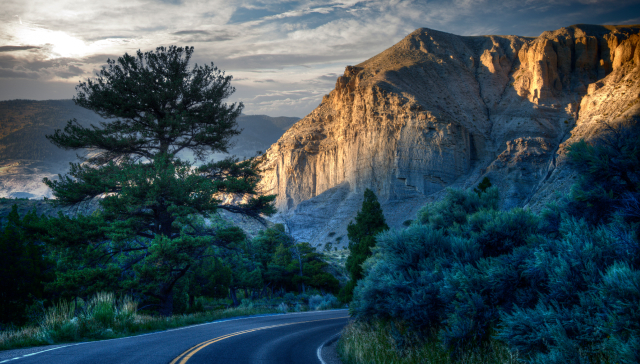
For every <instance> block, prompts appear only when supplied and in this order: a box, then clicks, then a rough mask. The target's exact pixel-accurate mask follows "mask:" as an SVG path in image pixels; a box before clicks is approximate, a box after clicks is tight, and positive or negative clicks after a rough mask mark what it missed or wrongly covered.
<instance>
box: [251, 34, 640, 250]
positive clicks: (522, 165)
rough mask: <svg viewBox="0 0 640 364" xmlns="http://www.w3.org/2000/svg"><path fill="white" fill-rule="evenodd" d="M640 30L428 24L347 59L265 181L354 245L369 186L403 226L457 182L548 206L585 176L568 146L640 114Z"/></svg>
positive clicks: (504, 201)
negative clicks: (451, 29)
mask: <svg viewBox="0 0 640 364" xmlns="http://www.w3.org/2000/svg"><path fill="white" fill-rule="evenodd" d="M639 30H640V26H638V25H628V26H608V25H584V24H580V25H573V26H570V27H566V28H561V29H558V30H555V31H548V32H544V33H542V34H541V35H540V36H539V37H535V38H533V37H520V36H497V35H488V36H457V35H453V34H449V33H444V32H440V31H436V30H432V29H426V28H422V29H418V30H416V31H414V32H413V33H411V34H409V35H408V36H406V37H405V38H404V39H403V40H401V41H400V42H398V43H397V44H395V45H394V46H392V47H391V48H389V49H387V50H385V51H384V52H382V53H380V54H378V55H376V56H374V57H372V58H370V59H368V60H366V61H364V62H362V63H360V64H358V65H355V66H347V67H346V69H345V72H344V75H343V76H340V77H339V78H338V79H337V81H336V86H335V89H334V90H333V91H331V92H330V93H329V94H328V95H325V96H324V97H323V99H322V102H321V104H320V105H319V106H318V107H317V108H316V109H315V110H314V111H313V112H311V113H310V114H309V115H307V116H306V117H305V118H303V119H302V120H300V121H299V122H297V123H296V124H294V125H293V126H292V127H291V128H289V129H288V130H287V131H286V132H285V134H284V135H283V136H282V137H281V138H280V139H279V140H278V141H277V142H276V143H275V144H273V145H272V146H271V147H270V148H269V149H268V150H267V152H266V153H265V154H264V155H263V156H262V157H261V158H262V162H261V169H262V172H261V173H262V181H261V190H262V192H263V193H266V194H276V195H277V199H276V207H277V208H278V211H279V212H278V214H277V215H276V216H274V217H273V218H272V221H274V222H282V223H285V225H286V226H287V227H288V229H289V231H290V232H291V233H292V234H293V236H294V237H295V238H296V239H297V240H299V241H306V242H310V243H311V244H312V245H314V246H316V247H318V248H321V247H323V246H326V244H327V243H332V246H334V247H341V246H344V245H345V244H346V243H347V239H346V226H347V224H348V223H349V221H351V220H352V219H353V218H354V217H355V215H356V213H357V211H358V209H359V208H360V204H361V201H362V195H363V191H364V189H366V188H369V189H371V190H373V191H374V192H375V193H376V195H377V196H378V199H379V200H380V202H381V204H382V208H383V210H384V213H385V217H386V220H387V223H388V224H389V226H391V227H395V228H399V227H402V226H403V225H407V224H409V223H410V221H411V220H412V219H413V218H415V214H416V212H417V211H418V209H419V208H420V207H422V206H423V205H424V204H425V203H427V202H430V201H436V200H438V199H440V198H442V196H443V195H444V193H445V191H446V188H448V187H452V188H463V189H466V188H472V187H475V186H476V185H477V184H478V183H479V182H480V181H481V180H482V179H483V178H484V177H488V178H489V179H490V181H491V183H492V185H494V186H497V187H498V188H499V191H500V198H501V200H500V205H501V206H500V207H501V208H503V209H508V208H513V207H525V208H531V209H533V210H540V209H542V208H544V206H545V205H546V204H547V203H549V202H551V201H553V200H554V199H556V198H557V196H562V195H566V194H567V193H568V192H569V190H570V188H571V185H572V184H573V183H574V182H575V178H576V175H575V173H573V172H572V171H571V168H570V167H569V166H568V164H567V161H566V158H565V153H566V146H567V145H569V144H570V143H573V142H575V141H578V140H580V139H589V138H590V137H593V136H594V135H598V134H599V133H600V132H602V130H603V128H606V125H607V123H609V124H615V123H618V122H622V121H625V120H629V119H632V118H636V117H638V115H639V113H640V105H639V103H638V100H639V97H640V77H639V73H640V68H639V66H640V47H639V46H638V43H639V41H640V35H639V34H638V32H639Z"/></svg>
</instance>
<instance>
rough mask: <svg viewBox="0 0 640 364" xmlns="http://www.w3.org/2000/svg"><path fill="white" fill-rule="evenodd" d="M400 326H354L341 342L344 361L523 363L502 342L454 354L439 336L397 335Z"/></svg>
mask: <svg viewBox="0 0 640 364" xmlns="http://www.w3.org/2000/svg"><path fill="white" fill-rule="evenodd" d="M393 326H396V327H393ZM397 326H398V325H396V324H395V323H383V322H379V321H378V322H372V323H363V322H352V323H350V324H349V325H347V326H346V327H345V328H344V330H343V331H342V336H341V337H340V340H339V341H338V347H337V350H338V354H339V355H340V358H341V359H342V361H343V362H344V363H345V364H377V363H385V364H453V363H457V364H492V363H500V364H516V363H522V361H520V360H519V359H518V357H517V355H516V353H513V352H511V351H510V350H509V349H508V348H507V347H506V345H504V344H502V343H500V342H498V341H491V342H490V343H488V344H485V345H482V346H477V347H475V348H474V349H473V350H468V351H464V352H460V353H458V354H457V355H451V353H449V352H448V351H447V350H445V349H444V348H443V347H442V346H441V345H440V344H439V343H438V340H437V334H436V333H434V334H433V335H431V337H430V338H429V339H426V340H424V339H421V338H419V337H418V336H417V335H413V336H412V335H408V334H405V335H398V334H396V335H394V332H395V333H398V332H399V331H398V330H397ZM394 336H395V337H394Z"/></svg>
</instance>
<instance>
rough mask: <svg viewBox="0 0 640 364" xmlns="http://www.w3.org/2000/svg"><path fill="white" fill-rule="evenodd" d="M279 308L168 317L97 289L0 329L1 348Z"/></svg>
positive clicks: (114, 335)
mask: <svg viewBox="0 0 640 364" xmlns="http://www.w3.org/2000/svg"><path fill="white" fill-rule="evenodd" d="M276 312H279V311H278V310H277V308H275V307H274V308H270V307H255V306H254V305H253V304H246V305H244V304H243V305H241V306H240V307H236V308H228V309H223V310H215V311H205V312H198V313H193V314H185V315H173V316H169V317H162V316H151V315H142V314H139V313H138V312H137V303H136V302H134V301H132V300H131V299H130V298H129V297H127V296H124V297H120V298H116V297H115V295H113V294H111V293H98V294H96V295H95V296H94V297H93V298H91V299H90V300H89V301H88V302H83V301H82V300H79V301H78V302H76V301H61V302H59V303H58V304H56V305H54V306H52V307H50V308H49V309H48V310H47V311H46V313H45V315H44V317H43V318H42V319H41V321H40V323H39V325H37V326H31V327H23V328H20V329H14V330H5V331H2V332H0V350H7V349H14V348H20V347H27V346H38V345H48V344H55V343H64V342H73V341H82V340H98V339H111V338H117V337H123V336H129V335H132V334H137V333H143V332H149V331H157V330H166V329H171V328H176V327H182V326H188V325H194V324H200V323H204V322H210V321H215V320H220V319H225V318H231V317H238V316H249V315H257V314H265V313H276Z"/></svg>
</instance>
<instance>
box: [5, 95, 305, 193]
mask: <svg viewBox="0 0 640 364" xmlns="http://www.w3.org/2000/svg"><path fill="white" fill-rule="evenodd" d="M74 118H75V119H77V120H78V122H80V123H81V124H82V125H85V126H88V125H91V124H95V125H98V123H99V122H101V121H104V119H102V118H101V117H100V116H98V115H97V114H95V113H94V112H92V111H89V110H87V109H84V108H81V107H79V106H76V105H75V104H74V103H73V101H72V100H47V101H34V100H11V101H0V197H18V198H42V197H51V192H50V191H49V189H48V188H47V187H46V186H45V185H44V184H43V183H42V179H43V178H44V177H48V178H55V177H56V176H57V175H58V174H59V173H66V172H67V171H68V169H69V162H72V161H73V162H75V161H77V156H76V152H75V151H65V150H62V149H60V148H58V147H56V146H55V145H53V144H51V143H50V142H49V141H48V140H47V139H46V138H45V135H47V134H53V132H54V131H55V130H56V129H62V128H64V126H65V125H66V123H67V121H68V120H71V119H74ZM298 120H300V119H299V118H293V117H270V116H266V115H241V116H240V117H239V118H238V120H237V121H238V126H239V128H240V129H243V132H242V133H241V134H240V135H238V136H236V137H235V138H234V139H233V146H232V148H231V149H230V150H229V154H228V155H236V156H238V157H240V158H243V159H244V158H248V157H253V156H254V155H256V152H257V151H265V150H266V149H267V148H269V146H270V145H271V144H273V143H274V142H276V141H277V140H278V138H279V137H280V136H282V134H283V133H284V132H285V131H286V130H287V129H288V128H289V127H290V126H291V125H293V124H294V123H295V122H296V121H298ZM228 155H225V154H221V153H220V154H216V155H215V156H214V158H215V159H222V158H224V157H226V156H228ZM186 157H188V156H186Z"/></svg>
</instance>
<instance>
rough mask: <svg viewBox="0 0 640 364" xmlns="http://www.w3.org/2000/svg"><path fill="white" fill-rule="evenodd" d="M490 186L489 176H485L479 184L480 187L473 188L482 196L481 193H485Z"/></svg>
mask: <svg viewBox="0 0 640 364" xmlns="http://www.w3.org/2000/svg"><path fill="white" fill-rule="evenodd" d="M489 187H491V181H490V180H489V177H485V178H483V179H482V181H481V182H480V184H478V187H476V188H474V189H473V192H475V193H477V194H478V196H480V195H481V194H483V193H485V192H486V191H487V189H488V188H489Z"/></svg>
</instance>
